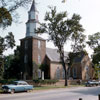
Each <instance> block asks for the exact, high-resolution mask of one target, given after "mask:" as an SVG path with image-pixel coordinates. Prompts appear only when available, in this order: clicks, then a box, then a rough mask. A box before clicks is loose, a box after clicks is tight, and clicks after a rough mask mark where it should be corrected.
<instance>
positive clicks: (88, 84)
mask: <svg viewBox="0 0 100 100" xmlns="http://www.w3.org/2000/svg"><path fill="white" fill-rule="evenodd" d="M99 84H100V82H98V81H96V80H92V81H87V82H85V86H98V85H99Z"/></svg>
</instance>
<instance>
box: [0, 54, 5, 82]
mask: <svg viewBox="0 0 100 100" xmlns="http://www.w3.org/2000/svg"><path fill="white" fill-rule="evenodd" d="M3 71H4V61H3V57H2V56H0V80H1V79H2V78H3Z"/></svg>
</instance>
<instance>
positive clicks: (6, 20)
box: [0, 0, 32, 28]
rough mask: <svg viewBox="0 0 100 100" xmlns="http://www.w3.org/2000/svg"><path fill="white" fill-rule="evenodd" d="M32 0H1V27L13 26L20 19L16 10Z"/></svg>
mask: <svg viewBox="0 0 100 100" xmlns="http://www.w3.org/2000/svg"><path fill="white" fill-rule="evenodd" d="M31 1H32V0H0V28H6V27H8V26H11V24H12V21H14V20H16V19H18V17H17V18H16V16H17V15H18V13H17V12H16V10H17V9H18V8H20V7H25V6H27V5H28V4H29V3H30V2H31Z"/></svg>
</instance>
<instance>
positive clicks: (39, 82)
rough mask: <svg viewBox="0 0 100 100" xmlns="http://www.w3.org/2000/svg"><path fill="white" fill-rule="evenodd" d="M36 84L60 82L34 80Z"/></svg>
mask: <svg viewBox="0 0 100 100" xmlns="http://www.w3.org/2000/svg"><path fill="white" fill-rule="evenodd" d="M33 82H34V83H36V84H55V83H56V82H58V80H39V79H38V80H33Z"/></svg>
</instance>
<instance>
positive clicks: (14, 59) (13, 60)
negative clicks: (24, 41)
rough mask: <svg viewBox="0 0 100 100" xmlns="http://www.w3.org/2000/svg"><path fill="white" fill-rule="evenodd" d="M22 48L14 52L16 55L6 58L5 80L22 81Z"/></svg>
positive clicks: (18, 47)
mask: <svg viewBox="0 0 100 100" xmlns="http://www.w3.org/2000/svg"><path fill="white" fill-rule="evenodd" d="M20 61H21V60H20V46H17V48H16V50H14V55H9V56H7V57H5V71H4V78H5V79H9V78H16V79H21V77H22V76H21V75H22V67H21V62H20Z"/></svg>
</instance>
